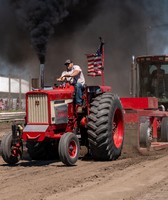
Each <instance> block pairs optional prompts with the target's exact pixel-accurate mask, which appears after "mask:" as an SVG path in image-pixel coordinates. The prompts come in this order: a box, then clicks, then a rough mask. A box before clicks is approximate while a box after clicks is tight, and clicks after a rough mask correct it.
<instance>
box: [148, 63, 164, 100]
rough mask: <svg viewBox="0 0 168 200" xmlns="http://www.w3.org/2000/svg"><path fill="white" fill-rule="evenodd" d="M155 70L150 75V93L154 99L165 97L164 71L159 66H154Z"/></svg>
mask: <svg viewBox="0 0 168 200" xmlns="http://www.w3.org/2000/svg"><path fill="white" fill-rule="evenodd" d="M155 66H156V69H155V70H154V71H153V72H152V75H151V86H152V93H153V95H154V96H156V97H164V96H165V71H164V69H161V65H160V64H156V65H155Z"/></svg>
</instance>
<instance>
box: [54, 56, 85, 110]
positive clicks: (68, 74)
mask: <svg viewBox="0 0 168 200" xmlns="http://www.w3.org/2000/svg"><path fill="white" fill-rule="evenodd" d="M64 65H65V66H66V71H63V72H62V75H61V76H60V77H59V78H58V79H57V81H65V79H66V80H67V81H69V82H70V83H71V84H72V85H74V86H75V103H76V105H77V109H78V110H81V109H82V108H81V106H82V90H83V86H84V84H85V78H84V75H83V72H82V69H81V68H80V66H79V65H74V64H73V62H72V61H71V60H70V59H68V60H66V61H65V63H64Z"/></svg>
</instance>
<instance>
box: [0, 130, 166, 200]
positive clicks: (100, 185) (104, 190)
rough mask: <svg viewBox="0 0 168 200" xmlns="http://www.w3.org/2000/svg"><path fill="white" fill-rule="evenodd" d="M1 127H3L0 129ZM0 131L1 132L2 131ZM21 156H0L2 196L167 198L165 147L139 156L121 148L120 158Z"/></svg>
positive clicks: (49, 199) (36, 199)
mask: <svg viewBox="0 0 168 200" xmlns="http://www.w3.org/2000/svg"><path fill="white" fill-rule="evenodd" d="M1 130H2V129H1ZM1 134H2V133H1ZM24 158H25V159H24V160H22V161H21V162H20V163H19V164H17V165H16V166H13V167H10V166H8V165H6V164H5V163H4V161H3V160H2V158H1V157H0V199H1V200H8V199H10V200H11V199H14V200H22V199H25V200H56V199H68V200H71V199H73V200H77V199H78V200H79V199H80V200H84V199H89V200H92V199H95V200H96V199H100V200H101V199H103V200H111V199H112V200H142V199H143V200H155V199H157V200H167V198H168V189H167V188H168V151H167V150H162V151H159V152H157V153H156V154H153V153H152V154H151V155H149V156H142V155H140V154H138V152H136V151H134V153H129V152H126V150H124V151H123V153H122V156H121V157H120V159H119V160H117V161H113V162H94V161H93V160H91V159H89V158H88V159H85V160H79V161H78V162H77V165H76V166H74V167H66V166H64V165H63V164H62V163H61V162H59V161H29V160H26V158H27V157H26V155H25V157H24Z"/></svg>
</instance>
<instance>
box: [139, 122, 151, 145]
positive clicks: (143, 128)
mask: <svg viewBox="0 0 168 200" xmlns="http://www.w3.org/2000/svg"><path fill="white" fill-rule="evenodd" d="M151 142H152V127H151V126H150V121H149V120H147V121H145V122H142V123H140V132H139V143H140V147H144V148H148V149H149V148H150V146H151Z"/></svg>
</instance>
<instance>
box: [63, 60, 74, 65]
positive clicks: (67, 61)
mask: <svg viewBox="0 0 168 200" xmlns="http://www.w3.org/2000/svg"><path fill="white" fill-rule="evenodd" d="M70 63H72V61H71V60H70V59H67V60H66V61H65V63H64V65H67V64H70Z"/></svg>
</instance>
